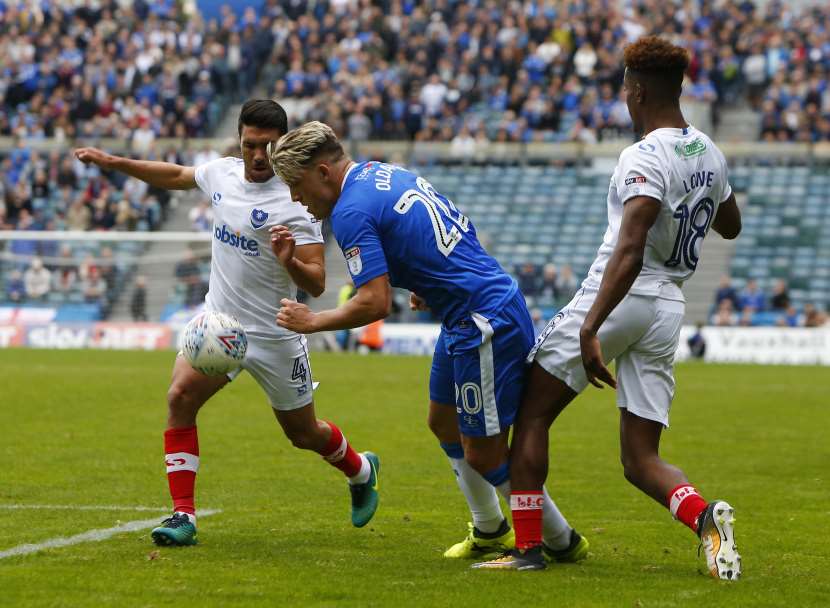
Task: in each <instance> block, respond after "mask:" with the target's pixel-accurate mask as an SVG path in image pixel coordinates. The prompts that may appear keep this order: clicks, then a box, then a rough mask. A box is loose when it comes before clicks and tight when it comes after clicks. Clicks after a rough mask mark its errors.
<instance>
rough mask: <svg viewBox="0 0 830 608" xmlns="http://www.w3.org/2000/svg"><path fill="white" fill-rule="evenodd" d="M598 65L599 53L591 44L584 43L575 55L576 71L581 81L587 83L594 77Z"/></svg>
mask: <svg viewBox="0 0 830 608" xmlns="http://www.w3.org/2000/svg"><path fill="white" fill-rule="evenodd" d="M596 64H597V53H596V51H594V47H593V46H591V43H590V42H585V43H583V44H582V45H581V46H580V47H579V49H577V51H576V54H574V71H576V75H577V76H579V78H580V80H582V81H583V82H585V81H586V80H589V79H591V78H592V77H593V76H594V66H596Z"/></svg>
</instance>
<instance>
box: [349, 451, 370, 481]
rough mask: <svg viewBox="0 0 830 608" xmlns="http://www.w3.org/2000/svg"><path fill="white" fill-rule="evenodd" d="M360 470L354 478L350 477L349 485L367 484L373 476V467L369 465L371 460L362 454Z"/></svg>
mask: <svg viewBox="0 0 830 608" xmlns="http://www.w3.org/2000/svg"><path fill="white" fill-rule="evenodd" d="M359 456H360V470H359V471H358V472H357V475H355V476H354V477H349V483H350V484H352V485H356V484H360V483H366V482H367V481H369V477H370V476H371V475H372V465H371V464H369V459H368V458H366V456H364V455H363V454H360V455H359Z"/></svg>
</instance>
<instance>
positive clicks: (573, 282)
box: [513, 263, 579, 307]
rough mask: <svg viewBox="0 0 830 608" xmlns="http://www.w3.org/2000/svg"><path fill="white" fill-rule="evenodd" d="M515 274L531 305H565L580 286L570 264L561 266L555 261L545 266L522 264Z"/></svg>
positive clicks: (515, 270)
mask: <svg viewBox="0 0 830 608" xmlns="http://www.w3.org/2000/svg"><path fill="white" fill-rule="evenodd" d="M513 276H515V277H516V282H517V283H518V284H519V289H521V290H522V293H523V294H524V296H525V298H526V299H527V300H528V302H529V304H531V305H533V304H536V303H538V304H542V305H545V306H548V307H550V306H556V305H560V306H564V305H565V304H567V303H568V302H569V301H570V300H571V298H573V296H574V294H575V293H576V290H577V288H578V287H579V284H578V283H577V279H576V277H575V276H574V274H573V270H571V267H570V265H569V264H564V265H563V266H562V267H561V268H557V267H556V264H553V263H549V264H545V265H544V266H540V265H538V264H532V263H527V264H522V265H521V266H517V267H516V268H515V269H514V271H513Z"/></svg>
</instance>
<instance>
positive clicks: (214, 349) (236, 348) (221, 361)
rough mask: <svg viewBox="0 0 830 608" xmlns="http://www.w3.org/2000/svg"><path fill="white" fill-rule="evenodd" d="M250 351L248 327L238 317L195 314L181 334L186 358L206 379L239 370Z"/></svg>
mask: <svg viewBox="0 0 830 608" xmlns="http://www.w3.org/2000/svg"><path fill="white" fill-rule="evenodd" d="M247 349H248V337H247V335H246V334H245V328H244V327H242V325H241V324H240V323H239V321H238V320H236V318H234V317H232V316H231V315H226V314H224V313H221V312H215V311H205V312H202V313H200V314H198V315H196V316H195V317H193V318H192V319H191V320H190V322H188V324H187V325H186V326H185V328H184V331H183V332H182V339H181V351H182V353H183V354H184V358H185V359H187V362H188V363H190V365H191V367H193V369H195V370H196V371H198V372H201V373H203V374H205V375H206V376H221V375H223V374H227V373H230V372H232V371H234V370H235V369H237V368H239V366H240V365H242V361H243V360H244V359H245V352H246V351H247Z"/></svg>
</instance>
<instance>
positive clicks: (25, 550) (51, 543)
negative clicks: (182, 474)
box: [0, 505, 222, 559]
mask: <svg viewBox="0 0 830 608" xmlns="http://www.w3.org/2000/svg"><path fill="white" fill-rule="evenodd" d="M0 509H58V510H61V509H62V510H74V511H159V512H161V511H165V509H160V508H156V507H141V506H138V507H129V506H127V507H119V506H115V505H102V506H93V505H0ZM221 512H222V510H221V509H200V510H199V511H197V512H196V516H197V517H207V516H209V515H215V514H216V513H221ZM158 523H159V520H158V517H154V518H153V519H137V520H134V521H128V522H126V523H123V524H119V525H117V526H113V527H111V528H100V529H96V530H87V531H86V532H81V533H80V534H75V535H74V536H59V537H56V538H50V539H49V540H45V541H43V542H40V543H30V544H25V545H18V546H16V547H12V548H11V549H6V550H4V551H0V559H5V558H7V557H17V556H19V555H28V554H30V553H37V552H38V551H43V550H45V549H56V548H59V547H68V546H71V545H78V544H80V543H89V542H100V541H102V540H106V539H108V538H110V537H112V536H115V535H116V534H121V533H122V532H136V531H137V530H144V529H146V528H153V527H155V526H157V525H158Z"/></svg>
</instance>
